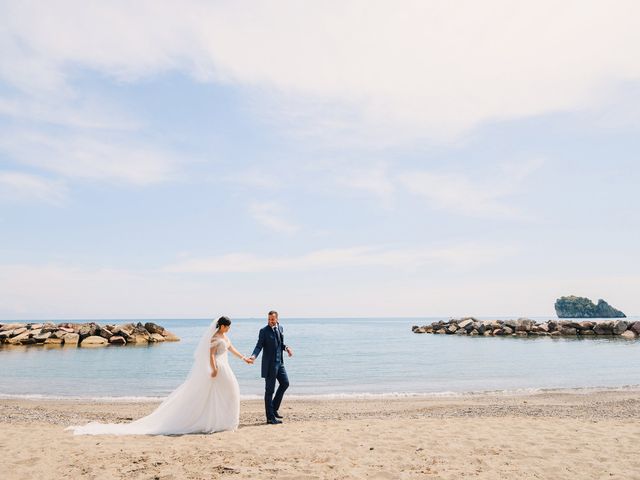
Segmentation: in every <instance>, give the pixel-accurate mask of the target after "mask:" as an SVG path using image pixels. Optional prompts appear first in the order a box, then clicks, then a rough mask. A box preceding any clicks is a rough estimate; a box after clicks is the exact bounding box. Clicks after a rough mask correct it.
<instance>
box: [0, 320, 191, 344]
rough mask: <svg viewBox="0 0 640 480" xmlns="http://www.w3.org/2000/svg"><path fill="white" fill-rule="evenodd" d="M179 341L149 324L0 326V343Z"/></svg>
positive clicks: (1, 324)
mask: <svg viewBox="0 0 640 480" xmlns="http://www.w3.org/2000/svg"><path fill="white" fill-rule="evenodd" d="M179 340H180V339H179V338H178V337H177V336H176V335H174V334H173V333H171V332H170V331H169V330H166V329H165V328H164V327H161V326H160V325H157V324H155V323H152V322H147V323H145V324H144V325H143V324H142V323H140V322H138V323H123V324H121V325H105V326H104V327H103V326H100V325H98V324H97V323H93V322H92V323H58V324H55V323H0V344H8V345H61V346H65V347H69V346H71V347H102V346H107V345H132V344H136V345H140V344H149V343H158V342H177V341H179Z"/></svg>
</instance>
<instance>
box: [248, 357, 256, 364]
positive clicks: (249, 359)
mask: <svg viewBox="0 0 640 480" xmlns="http://www.w3.org/2000/svg"><path fill="white" fill-rule="evenodd" d="M255 359H256V357H254V356H253V355H251V356H250V357H249V358H247V363H248V364H249V365H253V362H254V361H255Z"/></svg>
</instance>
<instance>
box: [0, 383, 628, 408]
mask: <svg viewBox="0 0 640 480" xmlns="http://www.w3.org/2000/svg"><path fill="white" fill-rule="evenodd" d="M607 392H629V393H639V394H640V384H637V385H621V386H612V387H609V386H594V387H553V388H551V387H550V388H547V387H530V388H520V389H513V390H471V391H461V392H457V391H441V392H379V393H371V392H352V393H322V394H287V395H286V398H287V400H288V401H292V402H304V401H341V400H345V401H352V400H353V401H356V400H362V401H367V400H372V401H375V400H403V399H407V400H420V399H429V398H435V399H438V398H442V399H447V398H449V399H458V398H465V397H470V398H478V397H482V396H507V397H520V396H535V395H544V394H576V395H590V394H596V393H607ZM165 397H166V396H132V395H130V396H126V395H125V396H121V397H109V396H95V397H83V396H60V395H45V394H37V393H33V394H9V393H7V394H3V393H0V402H3V401H5V400H8V401H14V400H15V401H21V400H25V401H40V402H74V403H105V404H110V403H159V402H161V401H162V400H163V399H164V398H165ZM240 400H241V401H242V402H251V401H260V400H262V395H258V394H254V395H242V394H241V395H240Z"/></svg>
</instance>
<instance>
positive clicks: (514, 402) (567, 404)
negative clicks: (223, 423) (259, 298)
mask: <svg viewBox="0 0 640 480" xmlns="http://www.w3.org/2000/svg"><path fill="white" fill-rule="evenodd" d="M155 405H156V404H153V403H94V402H84V401H83V402H80V401H32V400H0V448H1V449H2V452H3V458H4V461H3V466H2V478H4V479H7V480H12V479H46V478H91V479H94V478H95V479H103V478H104V479H106V478H129V479H131V478H136V479H137V478H140V479H212V478H279V479H307V478H308V479H315V478H336V479H338V478H372V479H373V478H378V479H391V478H402V479H404V478H407V479H413V478H437V479H458V478H467V477H471V478H485V479H502V478H505V479H508V478H518V479H529V478H531V479H562V478H567V479H603V478H612V479H615V478H619V479H622V478H624V479H637V478H640V457H639V456H638V455H637V451H636V449H637V446H638V444H640V392H636V391H604V392H591V393H573V392H572V393H566V392H554V393H540V394H529V395H502V394H478V395H465V396H457V397H447V398H433V397H427V398H425V397H422V398H405V399H388V400H387V399H384V400H383V399H378V400H360V399H359V400H290V401H288V402H286V405H283V408H282V410H281V413H283V414H284V416H285V423H284V424H283V425H277V426H275V425H263V422H262V404H261V402H259V401H245V402H243V403H242V414H241V425H240V428H239V430H238V431H237V432H223V433H218V434H211V435H183V436H127V437H115V436H73V435H72V434H71V433H70V432H68V431H64V427H66V426H68V425H77V424H82V423H84V422H86V421H91V420H96V421H107V422H124V421H127V420H130V419H134V418H138V417H140V416H142V415H144V414H146V413H148V412H149V411H151V410H152V409H153V408H154V407H155Z"/></svg>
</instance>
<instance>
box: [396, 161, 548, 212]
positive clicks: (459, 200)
mask: <svg viewBox="0 0 640 480" xmlns="http://www.w3.org/2000/svg"><path fill="white" fill-rule="evenodd" d="M541 165H542V161H541V160H538V159H536V160H533V161H529V162H520V163H514V164H507V165H504V166H503V167H502V169H501V171H500V172H499V173H500V174H499V175H497V176H496V178H491V179H488V180H487V179H485V178H479V179H477V178H472V177H470V176H467V175H462V174H459V173H448V172H444V173H443V172H430V171H413V172H405V173H402V174H399V175H398V177H397V178H398V181H399V182H400V184H401V185H403V186H404V188H405V189H406V191H408V192H409V193H411V194H414V195H417V196H419V197H422V198H424V199H425V200H426V201H427V204H428V205H429V206H431V207H433V208H435V209H442V210H447V211H450V212H453V213H457V214H462V215H469V216H475V217H498V218H517V217H521V216H522V212H520V211H519V210H518V209H517V208H516V207H515V206H513V205H512V204H511V203H510V200H511V197H512V196H513V195H514V194H516V193H518V191H519V189H521V188H522V182H523V181H524V180H525V179H526V178H527V177H529V176H530V175H531V174H532V173H533V172H535V171H536V170H537V169H538V168H540V167H541Z"/></svg>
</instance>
